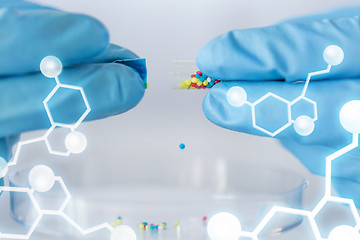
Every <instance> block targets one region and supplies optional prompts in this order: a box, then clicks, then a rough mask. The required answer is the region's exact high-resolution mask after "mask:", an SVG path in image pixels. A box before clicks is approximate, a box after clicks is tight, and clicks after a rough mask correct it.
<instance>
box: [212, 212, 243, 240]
mask: <svg viewBox="0 0 360 240" xmlns="http://www.w3.org/2000/svg"><path fill="white" fill-rule="evenodd" d="M207 232H208V235H209V237H210V239H211V240H238V238H239V237H240V235H241V224H240V222H239V219H238V218H237V217H235V216H234V215H232V214H231V213H227V212H221V213H218V214H215V215H214V216H212V217H211V218H210V220H209V223H208V225H207Z"/></svg>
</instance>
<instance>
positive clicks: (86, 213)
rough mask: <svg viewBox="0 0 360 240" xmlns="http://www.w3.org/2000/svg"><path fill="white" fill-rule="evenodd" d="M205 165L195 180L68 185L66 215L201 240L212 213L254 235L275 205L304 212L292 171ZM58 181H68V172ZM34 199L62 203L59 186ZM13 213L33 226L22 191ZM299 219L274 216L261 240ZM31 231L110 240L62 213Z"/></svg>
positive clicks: (18, 179)
mask: <svg viewBox="0 0 360 240" xmlns="http://www.w3.org/2000/svg"><path fill="white" fill-rule="evenodd" d="M209 168H210V169H212V170H214V171H204V172H203V173H202V175H201V177H199V179H200V180H199V179H198V180H196V181H193V180H194V179H193V180H191V181H190V180H189V181H179V182H178V183H167V182H166V181H164V182H163V183H158V184H153V183H152V184H147V183H141V184H140V183H138V184H136V183H130V182H126V184H124V183H118V182H115V183H114V182H112V183H110V182H111V181H109V179H107V178H103V179H99V183H98V184H97V185H96V186H94V185H92V186H86V185H76V184H73V185H70V184H68V189H69V191H70V192H71V193H72V198H71V201H70V202H69V204H68V205H67V207H66V208H65V212H66V214H67V215H68V216H70V217H71V218H72V219H73V220H74V221H75V222H76V223H78V224H79V225H80V226H81V227H83V228H89V227H93V226H95V225H98V224H101V223H104V222H108V223H111V222H114V221H116V220H117V217H118V216H121V217H122V220H123V224H126V225H129V226H131V227H132V228H133V229H134V230H135V231H136V233H137V238H138V239H139V240H142V239H154V240H156V239H161V240H170V239H172V240H173V239H177V240H180V239H186V240H195V239H196V240H202V239H204V240H206V239H208V237H207V234H206V221H204V220H205V219H204V217H207V218H209V217H211V216H212V215H213V214H215V213H217V212H220V211H228V212H231V213H233V214H234V215H236V216H237V217H238V218H239V220H240V222H241V225H242V229H243V230H245V231H252V230H253V229H254V228H255V227H256V225H257V224H258V223H259V222H260V221H261V219H262V218H263V217H264V215H265V214H266V213H267V212H268V211H269V210H270V209H271V207H273V206H274V205H276V206H286V207H292V208H302V195H303V190H304V188H305V187H306V186H307V181H306V180H305V179H304V178H302V177H301V176H299V175H298V174H297V173H294V172H289V171H283V170H274V169H266V168H259V167H249V166H240V167H239V166H238V165H236V166H232V165H231V164H230V165H229V164H217V165H213V166H209ZM29 169H30V167H29V168H24V169H20V170H16V171H14V172H12V173H11V174H10V176H9V180H10V184H11V185H12V186H19V187H20V186H21V187H28V183H27V176H28V172H29ZM210 172H211V173H210ZM63 178H64V180H65V183H66V179H67V177H66V173H65V174H64V176H63ZM35 197H36V199H37V201H38V202H39V203H40V205H41V207H42V208H44V209H56V208H58V207H59V206H60V205H61V203H62V201H63V200H64V198H65V196H64V192H63V190H62V189H61V188H60V186H57V185H55V186H54V188H53V189H52V190H51V191H50V192H48V193H35ZM11 214H12V217H13V218H14V219H15V220H16V221H17V222H19V223H20V224H23V225H26V226H30V225H31V221H32V219H34V208H32V207H31V203H30V201H29V199H27V198H25V197H24V194H18V193H12V194H11ZM302 220H303V219H302V218H301V217H300V216H293V215H286V216H285V215H284V216H278V217H274V220H273V221H271V222H270V224H269V225H268V226H267V227H266V228H265V229H264V231H262V232H261V234H260V235H261V239H267V238H270V237H272V236H273V235H275V234H280V233H283V232H286V231H289V230H291V229H293V228H295V227H296V226H298V225H300V224H301V222H302ZM144 221H145V222H148V223H149V224H150V223H153V224H160V223H161V222H166V223H167V229H166V230H161V231H160V230H159V231H144V230H141V229H139V224H140V223H142V222H144ZM175 221H179V223H180V225H179V226H180V227H178V228H175V227H174V223H175ZM180 229H181V230H180ZM36 233H42V234H45V235H47V236H51V237H52V238H53V239H57V238H59V239H64V238H66V239H110V237H109V236H110V235H109V232H108V231H107V230H101V231H99V232H95V233H92V234H89V235H86V236H82V235H81V234H79V233H78V231H77V230H76V229H75V228H74V227H73V226H71V225H70V224H68V223H67V222H66V221H64V219H62V218H61V217H60V216H44V217H43V219H42V220H41V221H40V223H39V225H38V227H37V228H36Z"/></svg>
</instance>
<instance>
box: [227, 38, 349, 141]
mask: <svg viewBox="0 0 360 240" xmlns="http://www.w3.org/2000/svg"><path fill="white" fill-rule="evenodd" d="M323 57H324V60H325V61H326V62H327V64H328V67H327V68H326V69H325V70H322V71H316V72H311V73H309V74H308V76H307V78H306V81H305V85H304V88H303V91H302V93H301V95H300V96H299V97H297V98H295V99H294V100H292V101H288V100H286V99H284V98H282V97H280V96H278V95H276V94H274V93H272V92H268V93H267V94H265V95H264V96H262V97H261V98H259V99H258V100H256V101H255V102H253V103H251V102H249V101H247V94H246V91H245V90H244V89H243V88H241V87H232V88H230V89H229V91H228V92H227V94H226V98H227V100H228V102H229V104H230V105H232V106H234V107H242V106H243V105H244V104H246V105H249V106H250V107H251V115H252V124H253V127H254V128H256V129H258V130H260V131H262V132H264V133H266V134H268V135H270V136H272V137H274V136H276V135H277V134H279V133H280V132H282V131H284V130H285V129H286V128H288V127H289V126H291V125H292V124H294V129H295V131H296V132H297V133H298V134H299V135H301V136H308V135H310V134H311V133H312V132H313V131H314V127H315V121H316V120H317V119H318V116H317V106H316V102H315V101H313V100H311V99H309V98H307V97H306V96H305V95H306V91H307V89H308V86H309V83H310V80H311V78H312V77H313V76H316V75H320V74H325V73H329V72H330V69H331V66H335V65H339V64H340V63H341V62H342V61H343V59H344V52H343V51H342V49H341V48H340V47H338V46H335V45H331V46H328V47H327V48H326V49H325V50H324V55H323ZM271 98H273V99H275V100H278V101H280V102H282V103H285V104H286V105H287V116H288V117H287V122H286V123H285V124H284V125H283V126H282V127H280V128H279V129H276V130H273V131H271V130H268V129H265V128H264V127H261V126H259V124H258V123H257V121H256V111H255V109H256V107H257V106H259V105H261V104H262V103H263V102H264V101H266V100H268V99H271ZM301 101H305V102H307V103H308V104H310V105H312V106H313V117H310V116H307V115H301V116H299V117H297V118H296V119H295V120H294V119H292V114H291V112H292V109H293V106H294V105H296V104H297V103H299V102H301Z"/></svg>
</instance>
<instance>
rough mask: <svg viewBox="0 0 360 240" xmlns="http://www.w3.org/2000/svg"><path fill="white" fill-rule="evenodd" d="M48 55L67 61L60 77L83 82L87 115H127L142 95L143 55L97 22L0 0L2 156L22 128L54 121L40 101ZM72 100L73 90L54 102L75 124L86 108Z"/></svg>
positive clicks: (46, 87) (47, 83)
mask: <svg viewBox="0 0 360 240" xmlns="http://www.w3.org/2000/svg"><path fill="white" fill-rule="evenodd" d="M48 55H54V56H57V57H58V58H59V59H60V60H61V61H62V64H63V67H64V69H63V71H62V73H61V74H60V75H59V79H60V81H61V82H62V83H68V84H72V85H75V86H80V87H83V89H84V91H85V94H86V96H87V98H88V101H89V104H90V107H91V112H90V114H89V115H88V116H87V117H86V119H85V120H86V121H88V120H95V119H100V118H105V117H108V116H112V115H116V114H120V113H123V112H125V111H127V110H129V109H131V108H133V107H134V106H136V105H137V103H138V102H139V101H140V100H141V99H142V97H143V95H144V91H145V83H146V66H145V60H144V59H138V57H137V56H136V55H135V54H134V53H132V52H131V51H129V50H127V49H124V48H122V47H119V46H116V45H113V44H109V34H108V32H107V30H106V28H105V27H104V26H103V25H102V24H101V23H100V22H99V21H98V20H96V19H94V18H91V17H89V16H85V15H81V14H72V13H66V12H62V11H59V10H55V9H51V8H48V7H43V6H39V5H36V4H32V3H29V2H25V1H19V0H0V89H1V90H2V91H1V94H0V111H1V114H0V156H1V157H2V158H4V159H5V160H7V161H8V160H9V159H10V158H11V156H12V154H11V149H12V146H13V145H14V144H15V143H16V142H17V141H18V139H19V134H20V133H22V132H26V131H31V130H35V129H44V128H49V127H50V122H49V119H48V116H47V114H46V112H45V109H44V106H43V103H42V102H43V100H44V99H45V98H46V96H47V95H48V94H49V93H50V91H51V90H52V89H53V88H54V87H55V80H54V79H49V78H46V77H44V76H43V75H42V74H41V73H40V71H39V68H40V62H41V60H42V59H43V58H44V57H45V56H48ZM72 100H73V98H72V95H63V96H62V97H57V98H56V99H55V100H54V101H53V102H52V105H53V107H52V108H51V111H52V114H53V116H54V115H56V116H58V119H56V120H57V121H59V122H63V123H70V122H73V119H70V118H69V117H70V116H72V115H71V113H69V111H68V110H69V109H72V111H76V110H82V109H83V106H84V105H83V101H82V100H81V99H80V100H79V99H76V98H75V100H74V101H72ZM64 106H66V107H64ZM82 111H83V110H82Z"/></svg>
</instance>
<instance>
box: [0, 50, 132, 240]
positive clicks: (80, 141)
mask: <svg viewBox="0 0 360 240" xmlns="http://www.w3.org/2000/svg"><path fill="white" fill-rule="evenodd" d="M40 70H41V73H42V74H43V75H44V76H45V77H47V78H54V79H55V82H56V86H55V87H54V88H53V90H52V91H51V92H50V93H49V95H48V96H47V97H46V98H45V99H44V101H43V104H44V108H45V111H46V113H47V116H48V118H49V120H50V123H51V127H50V128H49V129H48V130H47V131H46V132H45V134H44V135H43V136H41V137H37V138H33V139H30V140H26V141H21V142H19V143H18V145H17V148H16V151H15V154H14V158H13V159H12V160H11V161H9V162H8V163H7V162H6V161H5V160H4V159H2V158H0V177H1V178H2V177H5V176H6V175H7V173H8V170H9V167H11V166H14V165H16V164H17V162H18V159H19V154H20V151H21V148H22V147H23V146H25V145H28V144H32V143H37V142H42V141H43V142H45V144H46V147H47V149H48V151H49V153H50V154H54V155H60V156H69V155H70V154H71V153H73V154H78V153H81V152H83V151H84V150H85V149H86V146H87V139H86V137H85V135H84V134H82V133H81V132H78V131H76V129H77V128H78V127H79V125H80V124H81V123H82V122H83V120H84V119H85V118H86V116H87V115H88V114H89V113H90V111H91V108H90V106H89V102H88V100H87V98H86V94H85V92H84V90H83V88H81V87H78V86H73V85H68V84H63V83H61V82H60V80H59V78H58V76H59V74H60V73H61V72H62V63H61V61H60V60H59V59H58V58H56V57H55V56H47V57H45V58H43V60H42V61H41V63H40ZM60 89H68V90H71V91H78V92H79V93H80V94H81V96H82V99H83V101H84V104H85V106H86V110H85V111H84V113H82V115H81V116H80V118H79V119H78V120H77V121H76V122H75V123H73V124H67V123H60V122H56V121H55V120H54V118H53V116H52V113H51V110H50V108H49V104H48V103H49V101H50V99H51V98H52V97H53V96H54V95H55V94H56V93H57V91H59V90H60ZM57 127H60V128H67V129H70V133H69V134H67V136H66V138H65V146H66V149H67V151H66V152H60V151H54V150H53V149H52V148H51V145H50V143H49V140H48V138H49V135H50V134H51V133H52V132H53V131H54V129H55V128H57ZM28 182H29V184H30V188H26V187H12V186H5V185H4V186H0V193H1V192H17V193H25V194H27V195H28V196H29V199H30V200H31V203H32V205H33V207H34V208H35V209H36V211H37V217H36V219H35V221H34V222H33V223H32V225H31V226H30V228H29V229H28V231H27V233H26V234H16V233H6V232H5V231H4V230H5V229H0V239H3V238H6V239H29V238H30V237H31V236H32V234H33V232H34V231H35V229H36V227H37V226H38V224H39V222H40V221H41V219H42V218H43V216H45V215H54V216H59V217H61V218H63V219H64V220H65V221H66V222H68V223H69V224H70V225H72V226H73V227H74V228H75V229H77V230H78V231H79V232H80V233H82V234H84V235H85V234H89V233H92V232H95V231H98V230H102V229H107V230H109V231H110V233H111V240H123V239H127V240H135V239H136V234H135V232H134V231H133V229H132V228H130V227H129V226H127V225H120V226H116V227H113V226H111V225H110V224H109V223H102V224H100V225H97V226H94V227H91V228H88V229H84V228H82V227H81V226H80V225H79V224H78V223H76V222H75V221H74V220H73V219H72V218H71V217H69V216H68V215H67V214H66V213H65V212H64V210H65V208H66V207H67V205H68V203H69V201H70V200H71V194H70V192H69V190H68V189H67V187H66V185H65V183H64V181H63V179H62V177H59V176H56V175H55V174H54V172H53V170H52V169H51V168H49V167H48V166H45V165H37V166H35V167H33V168H32V169H31V170H30V172H29V175H28ZM56 182H57V183H59V184H60V186H61V188H62V189H63V191H64V193H65V195H66V198H65V199H64V200H63V202H62V204H61V206H60V207H59V208H58V209H57V210H49V209H41V208H40V205H39V203H38V202H37V200H36V198H35V197H34V193H35V192H38V193H45V192H48V191H49V190H51V189H52V188H53V186H54V184H55V183H56Z"/></svg>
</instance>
